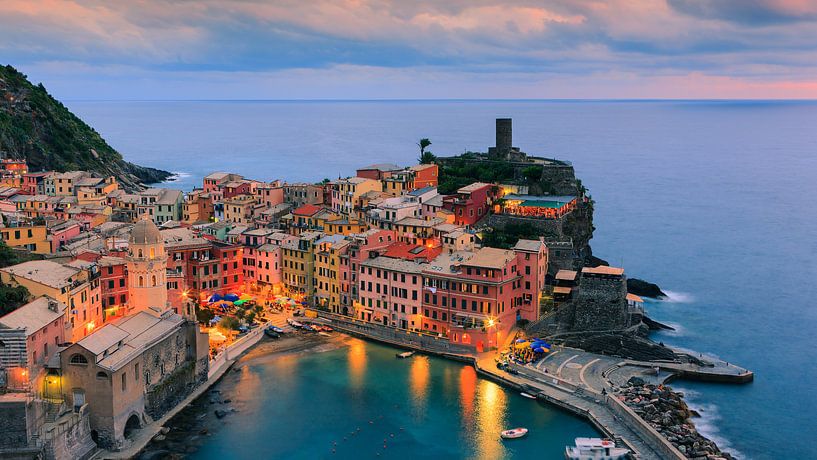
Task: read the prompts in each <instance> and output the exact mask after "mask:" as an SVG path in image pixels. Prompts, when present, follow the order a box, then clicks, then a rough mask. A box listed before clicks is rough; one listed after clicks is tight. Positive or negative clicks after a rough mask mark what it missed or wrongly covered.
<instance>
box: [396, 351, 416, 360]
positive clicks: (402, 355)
mask: <svg viewBox="0 0 817 460" xmlns="http://www.w3.org/2000/svg"><path fill="white" fill-rule="evenodd" d="M414 353H416V352H415V351H404V352H403V353H397V357H398V358H401V359H402V358H411V357H412V356H414Z"/></svg>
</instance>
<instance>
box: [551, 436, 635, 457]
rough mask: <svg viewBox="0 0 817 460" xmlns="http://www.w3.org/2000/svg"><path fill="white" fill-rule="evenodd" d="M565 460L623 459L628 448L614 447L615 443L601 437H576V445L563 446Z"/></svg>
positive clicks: (628, 454) (627, 452)
mask: <svg viewBox="0 0 817 460" xmlns="http://www.w3.org/2000/svg"><path fill="white" fill-rule="evenodd" d="M565 458H566V459H567V460H625V459H627V458H630V450H629V449H624V448H621V447H616V443H614V442H613V441H611V440H609V439H601V438H576V447H572V446H567V447H565Z"/></svg>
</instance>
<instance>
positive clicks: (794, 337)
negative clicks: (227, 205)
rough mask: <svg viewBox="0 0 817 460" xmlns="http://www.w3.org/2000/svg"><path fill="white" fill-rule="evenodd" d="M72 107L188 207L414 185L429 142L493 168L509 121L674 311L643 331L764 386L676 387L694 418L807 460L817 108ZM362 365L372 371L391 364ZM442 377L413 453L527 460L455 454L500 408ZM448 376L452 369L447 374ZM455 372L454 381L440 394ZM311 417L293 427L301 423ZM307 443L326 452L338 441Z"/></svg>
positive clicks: (658, 308) (385, 372)
mask: <svg viewBox="0 0 817 460" xmlns="http://www.w3.org/2000/svg"><path fill="white" fill-rule="evenodd" d="M67 106H68V107H69V108H70V109H71V110H73V111H74V112H75V113H76V114H77V115H79V116H80V117H81V118H82V119H84V120H85V121H87V122H88V123H89V124H90V125H91V126H93V127H94V128H95V129H96V130H97V131H99V132H100V133H101V134H102V136H103V137H104V138H105V139H107V140H108V142H109V143H110V144H111V145H112V146H113V147H114V148H116V149H117V150H119V151H120V152H121V153H122V154H123V155H124V157H125V158H126V159H127V160H129V161H132V162H135V163H137V164H141V165H148V166H153V167H157V168H161V169H165V170H168V171H173V172H174V173H175V174H176V180H175V181H173V182H170V183H168V184H166V186H168V187H178V188H182V189H185V190H189V189H191V188H192V187H193V186H200V185H201V179H202V177H203V176H204V175H206V174H208V173H210V172H213V171H230V172H236V173H240V174H243V175H244V176H245V177H249V178H253V179H261V180H272V179H285V180H287V181H319V180H322V179H324V178H330V179H331V178H336V177H340V176H343V177H345V176H348V175H353V174H354V172H355V169H356V168H357V167H359V166H363V165H367V164H371V163H386V162H388V163H396V164H401V165H409V164H413V163H415V162H416V159H417V157H418V153H419V149H418V147H417V142H418V140H419V139H420V138H429V139H430V140H431V142H432V145H431V146H430V148H429V150H431V151H432V152H434V153H435V154H436V155H438V156H448V155H456V154H459V153H462V152H464V151H485V150H486V149H487V148H488V147H489V146H492V145H494V120H495V118H499V117H512V118H513V123H514V125H513V139H514V145H516V146H519V147H520V148H521V149H522V150H523V151H525V152H527V153H528V154H530V155H536V156H546V157H554V158H559V159H563V160H568V161H571V162H572V164H573V166H574V167H575V170H576V174H577V176H578V177H579V178H581V180H582V182H583V184H584V185H585V186H586V187H587V188H588V189H589V190H590V194H591V195H592V198H593V200H595V203H596V204H595V211H596V212H595V221H594V224H595V227H596V230H595V233H594V237H593V240H592V242H591V244H592V247H593V252H594V254H595V255H597V256H599V257H601V258H604V259H606V260H608V261H609V262H610V263H611V264H612V265H619V266H623V267H624V268H625V270H626V273H627V275H628V276H630V277H637V278H642V279H646V280H648V281H651V282H655V283H657V284H658V285H659V286H660V287H661V288H662V289H663V290H664V291H666V292H667V294H669V298H668V299H666V300H662V301H649V302H648V303H647V304H646V308H647V310H648V312H649V314H650V316H652V317H653V318H655V319H657V320H659V321H662V322H665V323H668V324H670V325H672V326H674V327H675V331H667V332H661V333H657V334H655V335H654V338H655V339H656V340H658V341H663V342H664V343H666V344H671V345H674V346H678V347H683V348H688V349H693V350H696V351H699V352H703V353H706V354H709V355H712V356H718V357H720V358H722V359H724V360H726V361H729V362H734V363H737V364H739V365H741V366H744V367H746V368H749V369H751V370H752V371H754V372H755V381H754V382H753V383H750V384H746V385H726V384H707V383H696V382H687V381H677V382H675V383H674V384H673V385H674V386H675V387H676V388H680V389H682V390H683V391H684V392H685V393H686V396H687V399H688V401H689V403H690V405H691V406H692V407H693V408H695V409H696V410H697V411H698V412H700V413H701V418H699V419H697V420H696V421H695V423H696V425H697V426H698V428H699V429H700V430H701V431H702V432H703V433H704V434H705V435H707V436H708V437H710V438H712V439H713V440H715V441H716V442H717V443H718V444H719V446H721V447H722V448H725V449H726V450H728V451H730V452H732V453H733V454H735V455H737V456H738V457H740V458H753V459H778V458H810V457H812V456H813V455H814V454H813V452H814V450H815V447H814V442H815V440H817V422H815V416H817V389H815V382H817V364H815V363H817V359H816V358H817V351H815V350H817V308H815V297H817V288H815V286H817V262H816V261H817V225H816V224H817V102H813V101H805V102H795V101H727V100H724V101H683V100H677V101H676V100H672V101H660V100H659V101H561V100H554V101H549V100H548V101H541V100H533V101H487V100H486V101H69V102H68V103H67ZM370 347H373V349H374V351H373V352H372V353H373V354H374V355H377V354H378V353H382V351H381V350H380V349H379V348H376V347H374V346H371V345H370ZM338 353H341V352H338ZM310 359H313V360H318V361H316V362H313V367H312V368H310V369H311V370H309V372H315V373H320V369H321V368H322V366H327V367H328V368H331V365H332V364H333V363H335V364H337V361H338V359H339V358H337V357H336V356H334V355H324V358H315V357H313V358H310ZM321 359H324V361H320V360H321ZM348 359H349V358H347V360H348ZM423 359H427V358H423ZM386 361H388V362H389V363H391V361H393V360H391V361H389V360H386ZM386 361H384V363H385V362H386ZM310 362H311V361H310ZM341 362H342V361H341ZM371 362H377V360H375V359H373V360H372V361H371ZM430 362H431V363H432V364H430V370H429V372H430V376H429V377H428V382H429V383H428V389H427V390H426V391H428V393H427V396H426V404H427V406H426V410H428V411H429V412H427V414H428V419H427V422H426V423H428V424H430V425H429V426H428V427H427V428H428V430H429V431H428V432H426V433H425V435H424V436H422V438H423V440H422V446H420V445H415V447H417V449H418V450H416V452H419V454H418V456H422V455H420V454H421V453H422V452H424V451H425V449H429V450H428V452H439V453H440V457H446V456H449V457H452V458H474V457H480V456H481V454H480V452H489V455H487V457H486V458H488V457H491V455H490V453H495V454H496V456H495V457H494V458H511V457H515V458H527V457H528V456H529V455H522V454H517V453H515V451H514V450H513V449H509V450H496V451H491V450H487V451H483V450H473V449H472V448H471V447H467V448H466V447H465V446H466V445H467V444H468V442H469V441H468V440H463V439H460V441H461V444H458V445H461V446H463V448H462V450H461V451H459V452H460V453H459V454H458V453H457V451H454V452H451V451H447V450H446V449H448V448H449V447H450V446H449V443H450V442H451V441H452V439H453V438H452V437H451V435H450V433H451V432H462V430H461V425H462V424H464V423H467V424H473V423H487V422H482V421H479V420H478V419H479V417H481V415H480V414H476V413H475V412H473V413H472V414H471V416H470V418H469V417H466V416H465V414H466V412H467V411H477V409H476V404H477V402H478V401H481V400H482V399H480V398H486V397H488V396H485V394H482V393H480V394H477V393H476V392H475V393H474V396H473V398H475V399H474V400H473V401H471V402H470V403H468V402H467V401H463V400H462V398H459V399H457V398H454V399H452V397H451V396H450V394H449V392H450V391H454V390H450V391H449V390H446V389H445V383H444V382H445V381H446V379H454V380H456V379H460V380H462V379H464V378H469V379H470V378H472V377H469V376H463V375H462V373H463V372H467V371H463V370H461V369H460V370H447V368H446V369H444V370H439V371H435V367H436V366H437V365H438V363H434V360H433V359H430ZM307 364H308V363H307ZM415 365H416V364H413V363H412V364H410V366H415ZM299 366H302V364H299ZM446 366H455V367H454V368H452V369H456V366H458V365H456V364H449V365H443V364H440V367H446ZM392 368H393V366H392V365H389V366H384V368H383V369H382V370H381V369H380V368H378V367H375V366H367V368H366V376H367V378H370V377H371V376H374V375H377V376H382V377H383V378H384V380H383V381H382V382H381V381H380V379H379V378H378V379H375V380H376V381H375V382H374V383H375V384H377V388H372V389H371V391H372V392H373V394H376V395H377V397H375V398H372V399H371V400H368V401H366V402H365V403H361V404H363V405H364V406H365V407H363V408H361V409H360V410H361V411H364V413H366V414H368V412H365V411H373V412H371V415H372V416H374V413H375V412H377V409H378V406H379V405H382V407H380V409H382V411H384V414H385V413H387V412H389V411H390V409H389V407H388V405H390V404H392V403H393V402H394V399H393V398H391V397H388V395H387V393H388V388H384V386H383V385H392V386H393V387H394V388H395V391H400V392H401V394H402V393H405V392H406V391H410V388H412V378H411V377H410V375H406V372H400V373H393V372H391V369H392ZM347 369H348V366H347ZM304 372H307V371H304ZM408 372H409V374H410V373H411V371H408ZM435 372H440V374H436V373H435ZM447 372H451V373H452V376H450V377H445V375H446V373H447ZM458 373H459V375H458ZM302 375H303V373H289V372H288V371H287V370H286V369H285V368H282V367H281V365H280V364H272V363H271V364H270V365H269V368H265V369H261V370H259V371H258V378H259V380H258V382H257V385H258V389H259V391H264V392H265V394H266V396H265V398H266V399H265V401H266V402H264V404H266V405H265V406H264V407H267V405H270V404H271V405H273V406H274V405H275V403H274V402H270V401H275V400H282V396H281V395H280V394H277V393H276V391H275V388H276V383H275V382H276V381H277V380H280V379H284V380H286V379H301V378H304V377H302ZM343 375H344V376H345V377H344V378H343V379H342V380H340V381H338V382H332V385H334V386H331V387H330V388H332V390H331V391H332V392H333V393H337V394H348V393H353V392H354V391H355V388H354V385H355V383H354V382H353V381H352V380H350V379H352V375H351V374H349V373H348V371H347V372H345V373H344V374H343ZM338 385H340V386H338ZM460 385H462V383H460ZM473 385H474V386H475V388H480V389H481V390H480V391H481V392H490V391H496V390H485V389H483V388H489V387H487V386H486V385H488V383H487V382H485V383H483V382H482V381H481V380H479V379H478V380H476V381H475V383H473ZM455 386H456V384H455ZM398 389H399V390H398ZM502 394H503V395H505V396H503V398H505V399H506V400H511V399H512V400H514V401H515V399H516V398H515V395H508V394H505V393H504V392H503V393H502ZM283 399H285V398H283ZM282 404H283V403H282ZM315 404H318V405H320V407H322V408H326V410H327V411H330V412H332V413H334V411H335V410H336V409H339V408H341V409H343V410H351V409H349V408H350V407H357V406H356V405H355V404H352V405H351V406H350V405H349V404H350V403H348V402H338V399H337V398H325V397H323V396H320V397H318V396H317V395H316V400H315ZM338 404H340V405H341V406H340V407H333V406H335V405H338ZM467 404H472V405H474V406H475V407H474V408H471V409H469V408H468V407H466V405H467ZM527 406H530V405H527ZM269 407H272V406H269ZM503 407H504V408H505V409H504V410H505V412H504V416H505V417H506V418H505V419H503V420H504V421H507V422H509V423H510V422H513V421H515V420H521V421H525V422H528V421H529V420H530V419H529V418H530V417H539V415H536V414H533V415H531V414H517V411H527V410H530V409H529V408H528V407H525V406H523V405H520V404H516V403H514V402H513V401H510V402H509V403H508V404H506V405H504V406H503ZM401 408H402V409H401V411H406V410H409V406H408V405H403V406H401ZM441 408H446V409H445V410H443V409H441ZM538 410H544V411H549V412H548V413H551V412H552V411H550V410H549V409H537V411H538ZM299 413H300V411H299V410H298V409H297V408H291V410H288V411H286V412H285V414H286V416H287V417H290V418H294V419H295V420H298V417H299ZM254 414H255V415H252V414H251V415H249V417H254V418H250V419H248V423H251V424H252V426H253V427H254V428H255V429H254V430H252V431H251V433H252V434H246V433H245V434H246V436H244V437H243V438H241V442H242V443H248V444H249V445H250V446H253V445H255V446H260V445H263V444H264V443H265V439H266V438H267V436H268V435H269V434H268V432H267V431H265V430H264V429H263V426H264V424H266V423H273V422H271V421H269V420H271V419H272V418H273V417H269V418H266V417H263V416H262V415H261V414H258V413H254ZM395 414H396V415H395V417H396V418H395V419H394V420H392V421H391V422H390V423H392V426H394V427H398V428H399V426H398V425H399V424H400V423H401V422H399V421H396V420H398V419H399V418H404V417H411V415H406V414H405V413H403V412H400V411H397V412H395ZM458 414H459V415H458ZM366 416H368V415H366ZM386 416H389V417H391V415H386ZM517 416H518V417H519V418H517V419H515V418H514V417H517ZM542 417H544V415H542ZM364 418H365V416H364ZM558 418H559V421H558V422H554V423H553V430H556V431H558V433H559V434H558V435H556V437H555V438H554V440H553V441H552V442H553V443H556V444H560V443H561V441H562V438H563V437H564V436H562V435H561V432H562V431H563V429H566V430H568V431H570V435H571V436H572V435H575V436H578V435H583V434H588V430H590V432H592V429H590V427H589V425H587V424H586V423H583V422H580V423H578V424H576V423H574V422H575V420H574V419H572V418H571V417H569V416H567V415H566V414H562V413H559V415H558ZM316 423H318V425H316V426H321V427H325V426H326V425H325V424H322V423H321V422H316ZM408 423H409V422H408V421H406V424H408ZM492 423H493V422H492ZM531 423H532V422H531ZM295 426H297V427H298V428H297V430H294V429H293V432H292V433H291V435H292V440H293V441H298V442H301V441H303V442H306V440H307V439H311V438H308V437H304V436H306V435H305V434H304V433H303V432H301V430H308V428H309V424H308V423H305V422H304V421H303V420H298V422H297V424H295ZM332 426H337V432H338V433H341V432H342V431H343V430H346V429H347V427H346V425H344V424H343V421H342V420H337V421H336V423H335V424H333V425H332ZM423 426H425V425H423ZM497 427H498V426H493V425H492V426H491V429H495V428H497ZM330 431H331V429H330ZM556 431H554V433H555V432H556ZM332 434H333V435H334V434H335V433H332ZM315 436H317V438H316V439H317V440H316V441H315V442H316V443H324V444H325V443H326V442H328V438H330V437H332V436H330V435H329V434H327V433H318V434H315ZM299 440H300V441H299ZM544 444H549V443H547V442H545V443H544ZM562 445H563V444H562ZM321 446H323V444H321ZM324 447H325V446H324ZM421 447H422V449H421ZM212 448H213V449H214V450H212V451H211V452H209V453H208V452H206V451H201V453H200V455H202V456H201V457H200V458H216V457H217V455H216V452H221V450H219V449H223V447H218V446H216V445H213V447H212ZM490 448H492V447H489V449H490ZM249 451H250V450H248V452H249ZM222 453H224V452H222ZM197 458H198V457H197ZM236 458H239V457H236ZM338 458H340V457H338Z"/></svg>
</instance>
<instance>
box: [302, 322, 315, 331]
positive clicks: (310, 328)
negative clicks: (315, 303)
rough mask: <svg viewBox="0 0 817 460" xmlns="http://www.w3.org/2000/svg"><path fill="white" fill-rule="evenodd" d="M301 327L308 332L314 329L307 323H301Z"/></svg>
mask: <svg viewBox="0 0 817 460" xmlns="http://www.w3.org/2000/svg"><path fill="white" fill-rule="evenodd" d="M301 329H303V330H305V331H309V332H315V329H314V328H313V327H312V326H311V325H309V324H302V325H301Z"/></svg>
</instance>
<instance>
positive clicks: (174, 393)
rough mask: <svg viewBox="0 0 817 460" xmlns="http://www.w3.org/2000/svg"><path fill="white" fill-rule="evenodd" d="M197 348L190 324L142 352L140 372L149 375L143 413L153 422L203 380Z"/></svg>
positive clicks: (204, 369) (204, 371) (194, 329)
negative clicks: (142, 366) (149, 380)
mask: <svg viewBox="0 0 817 460" xmlns="http://www.w3.org/2000/svg"><path fill="white" fill-rule="evenodd" d="M198 345H199V344H198V326H197V325H196V324H193V323H190V324H185V325H184V326H182V328H180V329H179V331H177V332H176V333H175V334H173V335H171V336H170V337H167V338H166V339H164V340H163V341H162V342H160V343H158V344H156V345H154V346H152V347H151V348H150V350H149V351H148V352H147V353H145V355H144V357H143V358H144V360H143V363H144V364H143V365H144V369H145V370H146V371H147V372H148V373H149V375H151V384H150V385H148V386H147V388H146V390H145V413H146V414H147V415H149V416H150V417H151V418H153V419H154V420H156V419H158V418H161V416H162V415H164V414H165V413H167V412H168V411H169V410H171V409H172V408H173V407H175V406H176V404H178V403H179V402H181V401H182V400H184V398H186V397H187V395H189V394H190V393H191V392H192V391H193V390H194V389H195V388H196V387H197V386H198V385H199V384H201V383H202V382H203V381H204V380H206V379H207V367H206V366H201V364H200V363H199V356H198V354H197V349H198Z"/></svg>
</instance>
